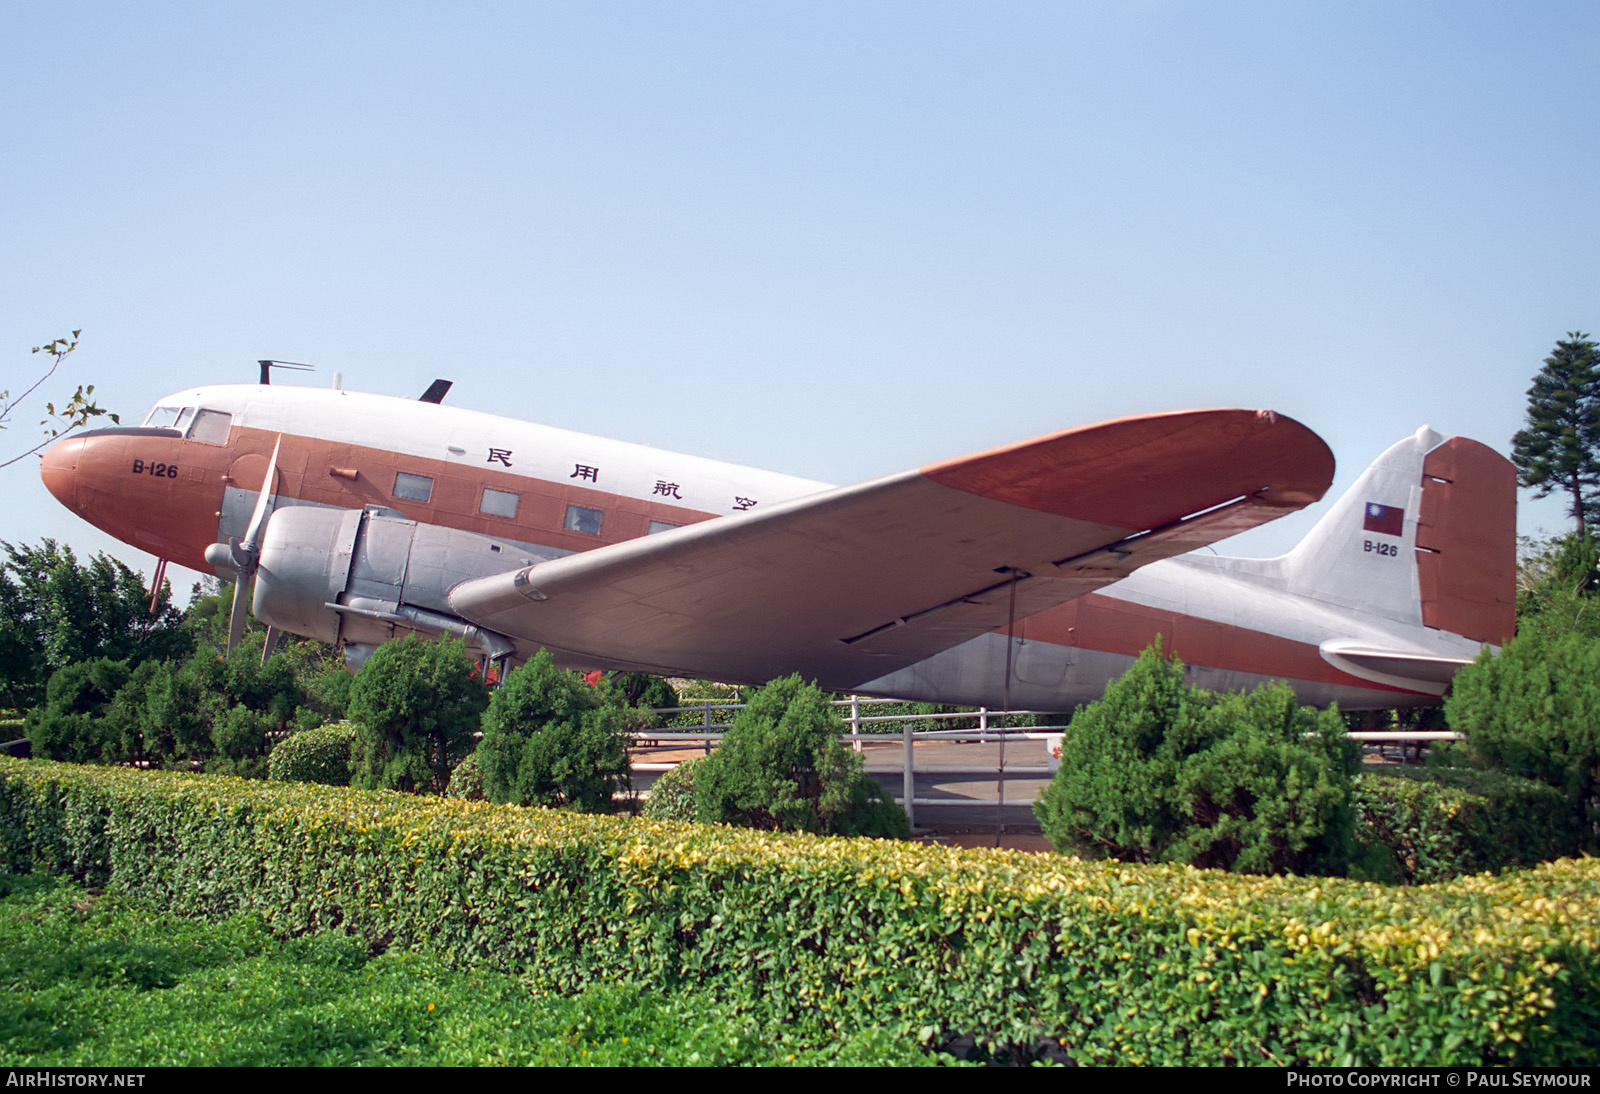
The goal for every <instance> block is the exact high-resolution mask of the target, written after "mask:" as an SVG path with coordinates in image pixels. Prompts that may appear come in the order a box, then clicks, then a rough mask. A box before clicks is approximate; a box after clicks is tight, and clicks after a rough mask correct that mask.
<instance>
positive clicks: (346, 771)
mask: <svg viewBox="0 0 1600 1094" xmlns="http://www.w3.org/2000/svg"><path fill="white" fill-rule="evenodd" d="M355 743H356V727H355V725H354V724H353V723H351V722H334V723H333V724H332V725H325V726H318V727H317V728H315V729H307V730H303V731H301V732H299V733H296V734H295V735H294V736H292V737H287V738H285V739H284V740H281V741H279V742H278V743H277V745H275V746H274V747H273V749H272V754H271V755H270V756H268V757H267V778H269V779H271V780H273V781H274V782H280V783H287V782H297V783H321V784H322V785H324V786H349V785H350V754H351V752H352V751H353V750H354V749H355Z"/></svg>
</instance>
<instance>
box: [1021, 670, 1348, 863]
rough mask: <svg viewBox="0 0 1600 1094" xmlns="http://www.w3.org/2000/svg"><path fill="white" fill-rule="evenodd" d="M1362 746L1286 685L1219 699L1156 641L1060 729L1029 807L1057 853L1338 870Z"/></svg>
mask: <svg viewBox="0 0 1600 1094" xmlns="http://www.w3.org/2000/svg"><path fill="white" fill-rule="evenodd" d="M1359 762H1360V750H1359V747H1358V746H1357V745H1355V743H1354V742H1352V741H1351V740H1350V738H1349V737H1348V735H1347V734H1346V733H1345V730H1344V724H1343V723H1342V722H1341V721H1340V719H1339V716H1338V714H1337V712H1335V711H1324V712H1320V713H1319V712H1318V711H1316V710H1313V709H1312V708H1310V707H1302V706H1299V705H1298V704H1297V703H1296V701H1295V698H1294V693H1293V692H1292V691H1291V690H1290V689H1289V688H1288V686H1287V685H1284V684H1268V685H1263V686H1262V687H1260V688H1257V689H1256V690H1255V691H1254V692H1251V693H1249V694H1233V695H1226V696H1222V697H1220V698H1219V697H1217V696H1215V695H1213V694H1211V693H1210V692H1207V691H1204V690H1201V689H1198V688H1192V687H1190V686H1188V685H1187V684H1185V683H1184V680H1183V666H1182V664H1180V663H1179V662H1177V661H1171V660H1167V659H1166V658H1164V657H1163V656H1162V654H1161V649H1160V646H1159V644H1157V645H1154V646H1152V647H1151V648H1149V649H1147V650H1145V652H1144V653H1143V654H1141V655H1140V657H1139V660H1138V661H1137V662H1136V663H1135V664H1134V666H1133V667H1132V668H1131V669H1129V670H1128V672H1127V673H1125V674H1124V675H1123V676H1122V677H1121V678H1119V679H1117V680H1114V681H1112V683H1111V684H1110V685H1109V686H1108V687H1107V688H1106V691H1105V695H1104V696H1103V697H1102V698H1101V699H1100V700H1098V701H1096V702H1094V703H1090V704H1089V705H1088V706H1086V707H1084V708H1083V709H1082V710H1081V711H1079V712H1078V714H1077V715H1075V716H1074V717H1073V719H1072V722H1071V723H1070V724H1069V726H1068V727H1067V729H1066V731H1065V732H1064V733H1063V735H1062V740H1061V767H1060V769H1059V770H1058V771H1057V772H1056V775H1055V777H1054V779H1052V781H1051V783H1050V785H1049V786H1048V787H1046V788H1045V791H1044V793H1043V794H1041V795H1040V797H1039V801H1038V803H1037V804H1036V805H1035V806H1034V811H1035V813H1036V814H1037V815H1038V817H1039V821H1040V824H1041V826H1042V827H1043V828H1044V832H1045V835H1047V836H1049V837H1050V840H1051V842H1052V843H1053V844H1054V845H1055V847H1056V849H1057V850H1059V851H1071V852H1075V853H1078V854H1082V855H1087V856H1090V857H1110V858H1116V859H1121V860H1123V861H1126V862H1185V863H1189V864H1190V865H1193V866H1200V867H1213V868H1217V869H1223V870H1231V871H1237V872H1240V873H1255V874H1265V873H1339V872H1342V871H1343V870H1344V869H1345V868H1346V866H1347V864H1348V862H1349V860H1350V857H1351V854H1352V853H1353V850H1354V830H1355V813H1354V810H1353V808H1352V806H1351V794H1352V786H1351V779H1352V776H1353V775H1354V772H1355V769H1356V766H1357V765H1358V764H1359Z"/></svg>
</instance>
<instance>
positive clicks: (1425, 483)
mask: <svg viewBox="0 0 1600 1094" xmlns="http://www.w3.org/2000/svg"><path fill="white" fill-rule="evenodd" d="M1516 507H1517V478H1516V470H1515V469H1514V468H1513V467H1512V466H1511V463H1510V461H1508V460H1507V459H1506V458H1505V457H1504V456H1501V455H1500V454H1499V453H1497V452H1495V451H1494V450H1493V449H1490V448H1489V447H1487V446H1486V445H1483V444H1480V443H1478V442H1477V441H1473V440H1468V439H1467V438H1465V437H1451V438H1448V439H1446V438H1444V437H1442V436H1440V435H1439V434H1437V433H1435V432H1434V431H1433V430H1431V429H1429V428H1427V427H1426V426H1424V427H1423V428H1421V429H1419V430H1417V432H1416V433H1415V434H1413V435H1412V436H1410V437H1407V438H1406V439H1405V440H1403V441H1401V442H1400V443H1398V444H1396V445H1394V446H1392V447H1391V448H1389V450H1388V451H1386V452H1384V453H1383V455H1381V456H1379V457H1378V458H1377V460H1376V461H1374V462H1373V464H1372V466H1371V467H1369V468H1367V470H1366V472H1365V473H1364V474H1363V475H1362V476H1361V478H1359V479H1358V480H1356V484H1355V485H1354V486H1353V487H1351V488H1350V490H1349V491H1348V492H1347V493H1346V494H1345V495H1344V496H1343V497H1342V498H1340V499H1339V500H1338V501H1337V502H1335V503H1334V506H1333V508H1332V509H1331V510H1330V511H1329V512H1328V513H1327V515H1326V516H1324V517H1323V518H1322V520H1320V521H1319V522H1318V523H1317V525H1316V527H1314V528H1313V529H1312V530H1311V532H1310V534H1308V535H1307V536H1306V538H1305V539H1304V540H1302V541H1301V542H1300V544H1299V545H1298V546H1296V547H1295V549H1294V550H1293V551H1291V552H1290V553H1289V554H1288V555H1286V556H1285V557H1284V558H1283V559H1281V560H1279V562H1280V564H1281V567H1282V569H1281V571H1280V572H1281V574H1282V576H1283V578H1284V579H1285V580H1286V582H1287V584H1288V586H1289V588H1290V589H1291V590H1293V591H1294V592H1297V593H1299V594H1301V595H1304V596H1308V597H1312V598H1314V599H1317V600H1321V601H1324V602H1328V603H1333V604H1339V605H1342V606H1345V607H1349V608H1353V609H1357V610H1360V611H1363V612H1370V613H1372V614H1375V615H1380V616H1384V617H1386V618H1389V619H1393V620H1396V621H1398V622H1402V623H1410V624H1420V625H1423V626H1427V627H1431V628H1434V629H1436V630H1442V631H1449V632H1451V633H1454V634H1459V635H1462V636H1464V637H1466V638H1469V639H1471V640H1473V641H1475V642H1489V643H1492V644H1495V645H1500V644H1502V643H1504V642H1505V641H1506V640H1507V639H1508V638H1510V637H1511V635H1512V634H1513V633H1514V632H1515V629H1516V553H1517V531H1516V512H1517V508H1516Z"/></svg>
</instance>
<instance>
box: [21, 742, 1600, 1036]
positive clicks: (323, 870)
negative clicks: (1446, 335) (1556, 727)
mask: <svg viewBox="0 0 1600 1094" xmlns="http://www.w3.org/2000/svg"><path fill="white" fill-rule="evenodd" d="M35 866H37V867H39V868H42V869H49V870H52V871H55V872H58V873H70V874H74V875H76V876H79V877H85V878H88V879H90V880H92V881H96V882H98V883H101V884H107V885H109V886H111V887H112V888H114V889H119V890H126V891H129V892H134V893H138V894H142V895H146V896H149V897H152V898H156V899H158V900H160V901H162V902H164V903H166V904H168V905H170V906H172V907H174V908H175V909H177V910H180V911H183V912H187V913H197V914H207V915H216V914H221V913H225V912H228V911H231V910H234V909H237V908H245V907H249V908H255V909H258V910H259V911H260V912H261V913H262V914H263V915H264V916H266V917H267V919H268V920H269V921H270V922H271V923H272V924H273V925H274V926H275V927H276V928H278V929H280V930H283V931H287V932H302V931H306V930H317V929H325V928H337V929H340V930H344V931H348V932H351V933H354V934H357V935H359V936H364V937H366V938H369V939H372V940H375V941H382V942H384V943H387V944H389V945H392V946H408V947H409V946H416V947H423V946H426V947H430V948H432V949H434V950H435V951H436V952H438V953H440V954H444V955H450V956H451V957H452V958H453V959H456V960H461V961H463V962H474V961H477V962H483V963H487V964H492V965H494V966H497V967H500V968H504V969H508V970H512V971H515V972H518V973H521V974H523V975H527V976H529V977H530V978H533V979H534V980H536V981H537V982H539V983H541V984H543V985H546V986H548V987H551V988H574V987H577V986H580V985H585V984H589V983H594V982H598V981H608V982H615V981H633V982H636V983H641V984H649V985H652V986H654V987H657V988H660V989H664V990H671V989H673V988H674V987H675V986H677V985H681V984H685V983H695V984H699V985H703V986H708V987H710V988H711V989H713V990H716V991H718V992H719V993H720V994H721V995H723V996H725V997H727V998H742V999H746V1000H748V1001H749V1004H748V1005H750V1006H751V1007H758V1006H759V1007H765V1008H767V1009H768V1010H769V1011H771V1012H773V1013H774V1016H775V1017H777V1018H779V1019H782V1018H784V1017H785V1016H787V1017H789V1018H790V1019H791V1020H793V1021H795V1022H807V1023H815V1022H821V1023H825V1024H826V1023H836V1024H837V1026H838V1027H839V1028H841V1029H857V1028H860V1027H861V1026H863V1025H873V1026H877V1027H881V1028H883V1029H885V1030H888V1031H891V1032H897V1033H900V1034H903V1035H907V1036H921V1037H922V1038H923V1039H925V1040H935V1039H938V1038H941V1037H944V1036H946V1035H947V1034H949V1033H951V1032H958V1033H970V1034H973V1035H975V1036H976V1037H978V1038H979V1039H980V1040H982V1041H986V1042H992V1043H998V1044H1001V1045H1004V1044H1016V1043H1037V1042H1038V1041H1040V1040H1041V1039H1045V1038H1048V1039H1051V1040H1058V1041H1059V1042H1060V1043H1061V1044H1062V1045H1063V1046H1064V1048H1065V1050H1066V1051H1067V1052H1068V1053H1069V1054H1070V1055H1071V1056H1072V1057H1073V1058H1074V1059H1076V1060H1079V1061H1081V1062H1085V1063H1090V1062H1094V1063H1119V1064H1201V1063H1230V1062H1231V1063H1246V1064H1251V1063H1267V1064H1288V1063H1317V1064H1385V1065H1418V1064H1427V1065H1451V1064H1457V1065H1459V1064H1485V1063H1513V1064H1558V1063H1560V1064H1588V1065H1594V1064H1596V1063H1600V1037H1597V1035H1596V1033H1595V1030H1596V1029H1600V983H1597V980H1600V966H1597V962H1596V949H1597V946H1600V900H1597V899H1596V898H1597V897H1600V862H1596V861H1595V860H1587V859H1586V860H1578V861H1563V862H1558V863H1555V864H1551V865H1547V866H1544V867H1540V868H1538V869H1534V870H1528V871H1522V872H1516V873H1507V874H1502V875H1500V876H1497V877H1491V876H1475V877H1469V878H1463V879H1460V880H1458V881H1456V882H1453V883H1451V884H1448V885H1434V886H1422V887H1419V888H1413V889H1399V888H1385V887H1381V886H1376V885H1364V884H1359V883H1355V882H1350V881H1344V880H1333V879H1306V878H1293V877H1260V876H1242V875H1229V874H1223V873H1218V872H1211V871H1198V870H1195V869H1193V868H1191V867H1186V866H1177V865H1154V866H1129V865H1122V864H1118V863H1114V862H1083V861H1080V860H1077V859H1073V858H1068V857H1064V856H1038V855H1023V854H1017V853H1007V852H1000V851H988V852H982V851H955V850H950V849H945V848H932V847H920V846H914V845H909V844H903V843H894V842H888V841H882V840H849V839H836V838H826V837H818V836H808V835H780V834H775V833H769V832H757V831H746V830H735V829H724V828H717V827H709V826H697V825H681V824H675V823H670V822H647V821H639V820H627V819H621V818H612V817H597V816H584V815H577V814H573V813H568V812H553V811H541V810H531V809H518V808H512V807H506V806H495V805H490V804H486V803H480V802H461V801H454V800H450V799H443V798H421V799H419V798H414V797H410V796H406V795H401V794H393V793H383V792H360V791H351V790H342V789H335V788H331V787H321V786H312V785H286V784H272V783H260V782H245V781H239V780H232V779H222V778H215V777H197V776H185V775H177V774H171V773H164V772H140V771H131V770H123V769H114V768H90V767H73V766H68V765H59V764H51V763H46V762H41V761H32V762H24V761H14V760H0V869H10V870H18V871H20V870H27V869H32V868H34V867H35Z"/></svg>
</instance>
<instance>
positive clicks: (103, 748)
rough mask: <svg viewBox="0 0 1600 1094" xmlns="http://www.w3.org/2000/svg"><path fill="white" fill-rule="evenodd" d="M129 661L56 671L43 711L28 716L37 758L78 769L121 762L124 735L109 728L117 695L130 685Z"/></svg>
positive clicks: (38, 709) (97, 662) (85, 663)
mask: <svg viewBox="0 0 1600 1094" xmlns="http://www.w3.org/2000/svg"><path fill="white" fill-rule="evenodd" d="M128 677H129V671H128V663H127V662H126V661H112V660H110V659H108V658H104V657H97V658H94V659H92V660H89V661H80V662H77V663H75V664H71V665H67V666H66V667H64V668H61V669H57V670H56V671H55V672H54V673H52V674H51V676H50V681H49V683H48V684H47V685H46V686H45V702H44V706H42V707H36V708H34V709H33V710H32V711H31V712H29V714H28V739H29V740H30V741H32V743H33V754H34V755H35V756H38V757H41V758H42V759H48V760H68V761H72V762H75V763H84V762H91V763H114V762H116V761H118V760H120V759H121V758H122V757H121V755H120V750H121V733H120V732H119V728H120V727H117V726H114V725H112V724H110V723H108V722H107V720H106V719H105V717H104V716H105V714H106V712H107V711H108V710H109V709H110V707H111V704H112V701H113V700H114V699H115V698H116V695H117V692H118V691H119V690H121V688H122V686H123V685H124V684H126V683H127V682H128Z"/></svg>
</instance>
